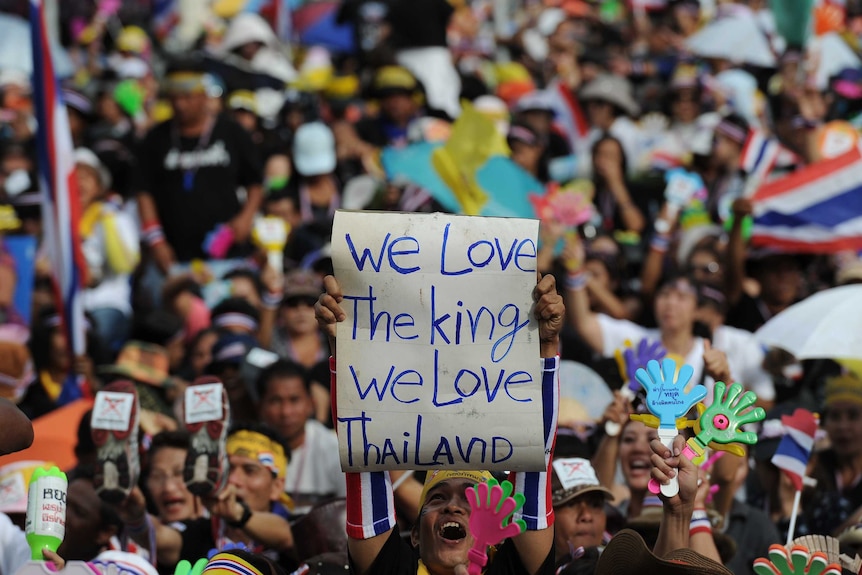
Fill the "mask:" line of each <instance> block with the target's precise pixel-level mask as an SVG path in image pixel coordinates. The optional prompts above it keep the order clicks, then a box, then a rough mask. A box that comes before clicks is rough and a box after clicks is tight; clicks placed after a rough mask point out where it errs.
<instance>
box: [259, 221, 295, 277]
mask: <svg viewBox="0 0 862 575" xmlns="http://www.w3.org/2000/svg"><path fill="white" fill-rule="evenodd" d="M289 233H290V228H289V226H288V225H287V222H285V221H284V220H283V219H281V218H277V217H275V216H267V217H265V218H258V219H257V220H256V221H255V222H254V229H253V230H252V232H251V237H252V240H254V243H255V244H257V245H258V246H260V247H261V248H262V249H263V250H264V251H265V252H266V263H267V264H268V265H269V267H271V268H272V269H274V270H275V271H277V272H278V273H283V272H284V246H285V245H286V244H287V236H288V234H289Z"/></svg>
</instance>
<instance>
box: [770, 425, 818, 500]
mask: <svg viewBox="0 0 862 575" xmlns="http://www.w3.org/2000/svg"><path fill="white" fill-rule="evenodd" d="M781 423H782V425H783V426H784V436H783V437H782V438H781V442H780V443H779V444H778V448H777V449H776V450H775V455H773V456H772V463H773V465H775V466H776V467H778V468H779V469H781V470H782V471H783V472H784V473H785V474H786V475H787V476H788V477H789V478H790V480H791V481H792V482H793V487H794V488H795V489H796V491H801V490H802V484H803V479H804V478H805V468H806V467H807V465H808V458H809V457H810V456H811V449H812V448H813V447H814V435H815V434H816V433H817V418H816V417H815V416H814V414H813V413H811V412H810V411H808V410H807V409H802V408H798V409H796V411H794V412H793V414H792V415H782V416H781Z"/></svg>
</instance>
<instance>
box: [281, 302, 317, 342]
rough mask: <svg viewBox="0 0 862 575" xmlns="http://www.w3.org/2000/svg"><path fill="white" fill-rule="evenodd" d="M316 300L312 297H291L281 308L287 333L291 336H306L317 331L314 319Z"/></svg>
mask: <svg viewBox="0 0 862 575" xmlns="http://www.w3.org/2000/svg"><path fill="white" fill-rule="evenodd" d="M316 302H317V299H316V298H313V297H311V296H297V297H290V298H286V299H285V300H284V304H282V307H281V314H282V319H283V321H284V326H285V328H287V332H288V333H290V334H291V335H305V334H308V333H311V332H314V331H316V330H317V319H315V317H314V304H315V303H316Z"/></svg>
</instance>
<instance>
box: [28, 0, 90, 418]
mask: <svg viewBox="0 0 862 575" xmlns="http://www.w3.org/2000/svg"><path fill="white" fill-rule="evenodd" d="M29 8H30V30H31V45H32V46H31V48H32V51H33V100H34V104H35V108H36V120H37V122H38V130H37V132H36V151H37V159H38V169H39V188H40V189H41V194H42V214H43V215H42V218H43V229H44V230H45V246H46V248H47V251H48V257H49V258H50V261H51V267H52V269H53V270H54V289H55V298H56V300H57V302H58V306H57V307H58V311H59V312H60V317H61V325H62V327H63V329H64V331H65V333H66V337H67V341H68V342H69V350H70V353H72V354H74V355H82V354H84V353H86V327H85V320H84V308H83V302H82V287H83V286H84V285H85V282H86V273H87V266H86V263H85V261H84V255H83V252H82V251H81V239H80V236H79V222H80V219H81V207H80V202H79V200H78V181H77V179H76V177H75V160H74V147H73V145H72V135H71V132H70V131H69V118H68V116H67V115H66V107H65V106H64V105H63V96H62V93H61V92H60V89H59V84H58V82H57V76H56V75H55V74H54V65H53V63H52V61H51V52H50V48H49V41H48V34H47V29H46V26H45V13H44V5H43V2H42V0H30V6H29ZM79 397H81V389H80V386H79V385H78V381H77V378H75V377H74V376H70V378H69V381H67V382H66V383H64V385H63V390H62V392H61V393H60V398H59V400H58V402H59V404H60V405H63V404H65V403H68V402H70V401H72V400H74V399H78V398H79Z"/></svg>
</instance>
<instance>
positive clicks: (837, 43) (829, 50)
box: [808, 32, 862, 90]
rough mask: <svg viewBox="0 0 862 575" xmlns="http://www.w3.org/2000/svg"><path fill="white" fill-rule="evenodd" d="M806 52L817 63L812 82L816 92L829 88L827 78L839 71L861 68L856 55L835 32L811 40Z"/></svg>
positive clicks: (861, 64)
mask: <svg viewBox="0 0 862 575" xmlns="http://www.w3.org/2000/svg"><path fill="white" fill-rule="evenodd" d="M808 50H809V52H810V53H811V54H812V57H813V58H814V61H815V62H816V63H817V71H816V72H815V74H814V80H815V83H816V84H815V85H816V86H817V89H818V90H825V89H826V88H827V87H828V86H829V78H831V77H832V76H835V75H836V74H838V72H840V71H841V70H843V69H845V68H859V67H860V66H862V62H860V61H859V58H858V57H857V56H856V53H855V52H853V50H852V49H851V48H850V46H848V45H847V42H845V41H844V40H843V39H842V38H841V36H839V35H838V34H837V33H836V32H829V33H828V34H824V35H823V36H820V37H818V38H814V39H812V41H811V44H810V45H809V47H808Z"/></svg>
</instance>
